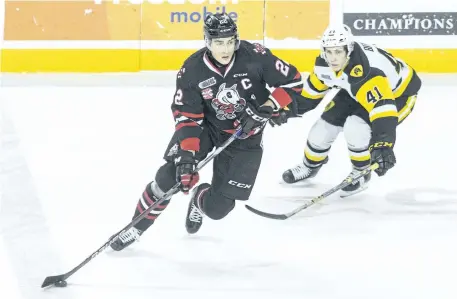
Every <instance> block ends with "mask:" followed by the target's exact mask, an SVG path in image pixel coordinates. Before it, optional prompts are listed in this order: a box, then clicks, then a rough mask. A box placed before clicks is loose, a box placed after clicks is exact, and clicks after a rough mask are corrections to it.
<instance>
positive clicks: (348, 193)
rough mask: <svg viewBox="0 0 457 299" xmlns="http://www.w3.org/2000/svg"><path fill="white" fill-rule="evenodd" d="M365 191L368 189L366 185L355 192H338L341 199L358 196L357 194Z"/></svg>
mask: <svg viewBox="0 0 457 299" xmlns="http://www.w3.org/2000/svg"><path fill="white" fill-rule="evenodd" d="M367 189H368V186H367V185H364V186H362V187H361V188H359V189H357V190H354V191H343V190H341V192H340V197H341V198H346V197H350V196H352V195H355V194H358V193H360V192H362V191H365V190H367Z"/></svg>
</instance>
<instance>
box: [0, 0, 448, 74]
mask: <svg viewBox="0 0 457 299" xmlns="http://www.w3.org/2000/svg"><path fill="white" fill-rule="evenodd" d="M3 2H4V5H3V6H2V8H4V12H3V13H2V14H0V16H1V17H0V18H4V20H1V23H2V24H3V25H4V28H3V29H4V30H2V34H3V37H2V39H1V40H2V47H1V48H2V53H1V54H2V56H1V70H2V71H3V72H135V71H149V70H176V69H179V68H180V67H181V65H182V63H183V62H184V60H185V59H186V58H187V57H188V56H189V55H190V54H191V53H193V52H194V51H195V50H197V49H199V48H201V47H203V46H204V43H203V41H202V20H203V18H204V16H205V15H207V14H208V13H214V12H221V11H224V12H227V13H228V14H229V15H230V16H231V17H232V18H234V19H235V20H236V22H237V24H238V25H239V28H240V34H241V38H242V39H246V40H249V41H255V42H259V43H262V44H264V45H265V46H267V47H269V48H270V49H271V50H272V51H273V52H274V53H275V54H276V55H278V56H280V57H281V58H283V59H285V60H286V61H288V62H290V63H292V64H294V65H295V66H297V67H298V68H299V69H300V70H301V71H309V70H310V69H311V68H312V66H313V63H314V59H315V57H316V56H317V55H318V53H319V38H320V35H321V34H322V32H323V31H324V29H325V28H326V26H327V25H328V23H329V20H332V22H340V21H343V22H344V23H345V24H348V25H349V26H350V27H351V28H352V30H353V32H354V33H355V34H356V35H357V39H359V40H363V41H364V42H367V43H375V44H377V45H379V46H381V47H383V48H385V49H388V50H390V51H391V52H392V53H393V54H394V55H397V56H399V57H401V58H403V59H405V60H406V61H408V63H410V64H411V65H412V66H413V67H414V68H415V69H416V70H418V71H419V72H432V73H452V72H457V63H456V61H457V35H455V33H456V28H457V24H456V22H457V21H456V19H457V18H456V16H457V12H452V10H453V9H452V8H453V7H454V5H453V4H452V1H449V0H441V1H440V2H438V4H437V3H427V1H423V0H420V1H416V3H415V8H414V9H415V10H416V11H418V12H417V13H411V12H410V10H411V7H409V6H407V5H404V6H405V7H402V6H401V5H402V4H401V3H400V5H398V3H396V6H392V5H391V4H392V3H395V1H393V0H388V1H383V3H382V6H379V5H381V4H377V6H376V7H371V6H373V5H372V4H371V6H370V5H369V4H367V3H366V2H367V1H362V0H345V1H340V0H314V1H308V0H289V1H282V0H265V1H257V0H238V1H237V0H233V1H232V0H227V1H221V0H149V1H141V0H137V2H136V3H132V1H130V2H129V1H118V2H113V1H103V2H97V3H96V2H94V1H69V0H59V1H54V0H53V1H49V0H48V1H41V0H35V1H21V0H7V1H3ZM397 2H398V1H397ZM386 7H389V10H386ZM454 10H455V9H454ZM386 11H387V12H386ZM436 11H437V12H436Z"/></svg>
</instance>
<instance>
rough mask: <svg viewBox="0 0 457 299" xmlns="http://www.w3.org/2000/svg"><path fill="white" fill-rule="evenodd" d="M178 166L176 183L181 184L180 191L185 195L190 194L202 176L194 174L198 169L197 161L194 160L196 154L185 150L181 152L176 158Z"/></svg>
mask: <svg viewBox="0 0 457 299" xmlns="http://www.w3.org/2000/svg"><path fill="white" fill-rule="evenodd" d="M175 165H176V182H178V183H179V182H181V186H180V190H181V191H182V192H184V194H188V193H189V190H190V189H192V187H193V186H195V185H196V184H197V183H198V181H199V179H200V176H199V174H198V172H196V173H194V171H195V168H196V167H197V160H195V158H194V153H193V152H190V151H185V150H179V151H178V154H177V156H176V158H175Z"/></svg>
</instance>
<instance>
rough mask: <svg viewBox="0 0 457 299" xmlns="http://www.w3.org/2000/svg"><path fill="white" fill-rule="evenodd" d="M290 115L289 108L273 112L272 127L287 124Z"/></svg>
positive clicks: (270, 121)
mask: <svg viewBox="0 0 457 299" xmlns="http://www.w3.org/2000/svg"><path fill="white" fill-rule="evenodd" d="M289 117H290V111H289V110H279V111H278V112H275V113H273V115H272V116H271V119H270V120H269V123H270V125H271V126H272V127H275V126H280V125H282V124H286V123H287V121H288V120H289Z"/></svg>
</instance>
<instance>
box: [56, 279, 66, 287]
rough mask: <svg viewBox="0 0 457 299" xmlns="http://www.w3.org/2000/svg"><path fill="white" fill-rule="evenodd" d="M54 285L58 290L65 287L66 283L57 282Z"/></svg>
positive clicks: (63, 281)
mask: <svg viewBox="0 0 457 299" xmlns="http://www.w3.org/2000/svg"><path fill="white" fill-rule="evenodd" d="M54 285H55V286H56V287H58V288H64V287H66V286H67V282H66V281H65V280H59V281H57V282H56V283H54Z"/></svg>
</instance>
